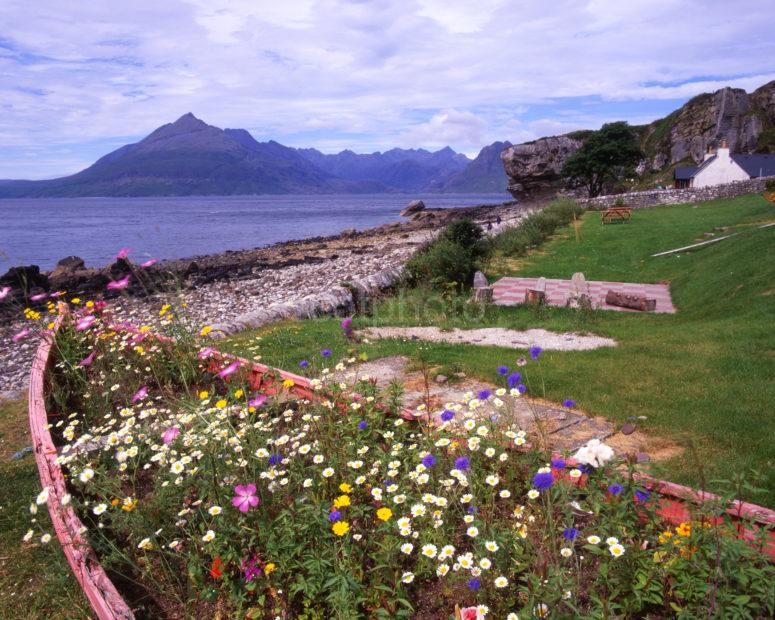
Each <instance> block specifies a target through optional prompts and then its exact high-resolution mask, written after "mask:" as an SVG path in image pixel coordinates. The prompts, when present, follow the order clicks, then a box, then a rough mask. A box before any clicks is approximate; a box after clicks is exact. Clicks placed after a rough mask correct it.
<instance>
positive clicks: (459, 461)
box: [455, 456, 471, 471]
mask: <svg viewBox="0 0 775 620" xmlns="http://www.w3.org/2000/svg"><path fill="white" fill-rule="evenodd" d="M469 467H471V461H469V460H468V457H467V456H459V457H457V458H456V459H455V469H459V470H460V471H466V470H467V469H468V468H469Z"/></svg>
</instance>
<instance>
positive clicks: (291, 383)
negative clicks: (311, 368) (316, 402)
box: [283, 379, 296, 388]
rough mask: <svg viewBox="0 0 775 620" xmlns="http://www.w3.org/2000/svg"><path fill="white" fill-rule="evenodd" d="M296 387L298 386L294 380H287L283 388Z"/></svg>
mask: <svg viewBox="0 0 775 620" xmlns="http://www.w3.org/2000/svg"><path fill="white" fill-rule="evenodd" d="M294 385H296V384H295V383H294V381H293V379H286V380H285V381H283V387H287V388H292V387H293V386H294Z"/></svg>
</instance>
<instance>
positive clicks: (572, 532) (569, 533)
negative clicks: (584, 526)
mask: <svg viewBox="0 0 775 620" xmlns="http://www.w3.org/2000/svg"><path fill="white" fill-rule="evenodd" d="M578 535H579V531H578V530H577V529H576V528H575V527H567V528H565V529H564V530H563V531H562V537H563V538H565V539H566V540H576V537H577V536H578Z"/></svg>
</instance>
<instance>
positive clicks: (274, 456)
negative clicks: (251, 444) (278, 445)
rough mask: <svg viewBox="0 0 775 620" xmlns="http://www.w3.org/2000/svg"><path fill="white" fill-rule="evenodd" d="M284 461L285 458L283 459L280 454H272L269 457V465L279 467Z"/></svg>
mask: <svg viewBox="0 0 775 620" xmlns="http://www.w3.org/2000/svg"><path fill="white" fill-rule="evenodd" d="M282 459H283V457H281V456H280V455H279V454H272V455H271V456H270V457H269V464H270V465H277V464H278V463H279V462H280V461H281V460H282Z"/></svg>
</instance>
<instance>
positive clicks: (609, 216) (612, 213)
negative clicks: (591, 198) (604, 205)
mask: <svg viewBox="0 0 775 620" xmlns="http://www.w3.org/2000/svg"><path fill="white" fill-rule="evenodd" d="M631 217H632V207H609V208H608V209H606V210H605V211H603V212H602V213H601V214H600V223H601V224H605V223H606V222H609V223H610V222H613V221H614V220H619V221H620V222H629V221H630V218H631Z"/></svg>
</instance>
